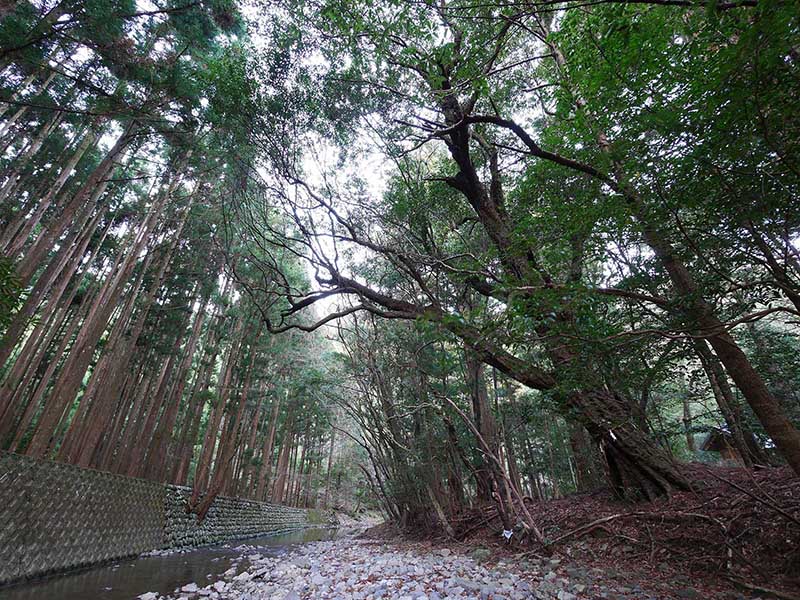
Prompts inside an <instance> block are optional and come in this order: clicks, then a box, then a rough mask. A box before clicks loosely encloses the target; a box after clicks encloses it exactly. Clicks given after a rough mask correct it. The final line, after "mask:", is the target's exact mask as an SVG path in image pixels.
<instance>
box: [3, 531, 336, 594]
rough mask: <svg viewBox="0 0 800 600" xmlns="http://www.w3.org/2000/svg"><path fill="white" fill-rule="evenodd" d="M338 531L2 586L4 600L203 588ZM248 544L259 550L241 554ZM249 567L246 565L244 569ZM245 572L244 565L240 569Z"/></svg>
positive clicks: (244, 542)
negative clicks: (251, 560) (253, 557)
mask: <svg viewBox="0 0 800 600" xmlns="http://www.w3.org/2000/svg"><path fill="white" fill-rule="evenodd" d="M336 536H337V530H334V529H303V530H300V531H293V532H290V533H282V534H278V535H271V536H264V537H257V538H249V539H246V540H238V541H233V542H227V543H225V544H222V545H218V546H210V547H207V548H198V549H196V550H191V551H188V552H186V553H184V554H180V553H175V554H170V555H168V556H145V557H142V558H134V559H127V560H121V561H117V562H114V563H112V564H109V565H105V566H99V567H94V568H90V569H86V570H83V571H77V572H73V573H67V574H64V575H55V576H53V577H49V578H47V579H40V580H35V581H31V582H27V583H22V584H17V585H14V586H11V587H0V599H2V600H132V599H134V598H136V597H137V596H139V595H140V594H144V593H145V592H158V593H160V594H169V593H172V592H173V591H174V590H175V588H177V587H180V586H182V585H186V584H187V583H190V582H192V581H194V582H196V583H197V585H198V586H199V587H203V586H206V585H208V584H209V583H211V582H212V581H214V580H216V579H218V578H219V575H221V574H222V573H223V572H225V571H227V570H228V569H229V568H230V567H231V564H232V561H233V560H234V559H235V558H238V557H239V556H240V555H242V554H245V555H247V554H254V553H256V552H258V553H260V554H263V555H277V554H282V553H285V552H286V551H287V550H288V549H290V548H291V547H292V546H295V545H297V544H302V543H305V542H314V541H319V540H329V539H333V538H334V537H336ZM243 545H247V546H255V547H256V549H255V550H247V551H243V550H241V549H240V550H237V548H240V547H241V546H243ZM246 566H247V561H246V560H245V561H243V565H242V567H246ZM240 568H241V567H240Z"/></svg>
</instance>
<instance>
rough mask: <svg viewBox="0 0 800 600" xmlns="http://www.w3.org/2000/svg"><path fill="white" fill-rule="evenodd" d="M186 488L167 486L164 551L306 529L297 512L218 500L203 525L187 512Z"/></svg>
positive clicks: (303, 516)
mask: <svg viewBox="0 0 800 600" xmlns="http://www.w3.org/2000/svg"><path fill="white" fill-rule="evenodd" d="M190 495H191V490H190V489H189V488H184V487H178V486H168V490H167V495H166V506H165V507H164V513H165V515H166V520H165V523H164V536H165V539H164V548H165V549H170V550H174V549H179V548H189V547H192V548H196V547H198V546H205V545H209V544H216V543H219V542H223V541H227V540H232V539H237V538H246V537H252V536H256V535H265V534H274V533H280V532H283V531H289V530H292V529H298V528H301V527H305V526H306V525H307V524H308V518H307V512H306V511H305V510H302V509H298V508H290V507H288V506H280V505H278V504H269V503H266V502H255V501H253V500H245V499H242V498H228V497H225V496H218V497H217V498H216V499H215V500H214V503H213V504H212V505H211V508H210V509H209V511H208V514H207V515H206V518H205V519H204V520H203V522H202V523H200V524H198V523H197V517H196V515H194V514H191V513H187V512H186V506H187V501H188V499H189V496H190Z"/></svg>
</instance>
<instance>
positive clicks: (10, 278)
mask: <svg viewBox="0 0 800 600" xmlns="http://www.w3.org/2000/svg"><path fill="white" fill-rule="evenodd" d="M22 291H23V290H22V286H21V284H20V281H19V278H18V277H17V275H16V272H15V269H14V261H12V260H11V259H9V258H6V257H5V256H0V331H2V330H4V329H5V328H6V327H7V326H8V324H9V323H10V322H11V319H12V318H13V316H14V312H15V311H16V309H17V308H18V307H19V305H20V302H21V300H22Z"/></svg>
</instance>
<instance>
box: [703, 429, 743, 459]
mask: <svg viewBox="0 0 800 600" xmlns="http://www.w3.org/2000/svg"><path fill="white" fill-rule="evenodd" d="M700 450H702V451H703V452H719V455H720V458H722V459H723V460H732V461H734V462H736V463H737V464H744V460H743V459H742V455H741V454H740V453H739V451H738V450H737V449H736V446H735V440H734V439H733V434H732V433H730V432H729V431H725V430H724V429H720V428H718V427H715V428H713V429H712V430H711V431H709V432H708V433H707V434H706V437H705V439H704V440H703V442H702V443H701V444H700Z"/></svg>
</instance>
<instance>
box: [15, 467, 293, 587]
mask: <svg viewBox="0 0 800 600" xmlns="http://www.w3.org/2000/svg"><path fill="white" fill-rule="evenodd" d="M189 494H190V490H189V489H187V488H182V487H177V486H166V485H162V484H159V483H155V482H152V481H145V480H143V479H134V478H132V477H123V476H121V475H114V474H112V473H105V472H101V471H94V470H92V469H82V468H80V467H76V466H73V465H67V464H63V463H57V462H52V461H45V460H37V459H33V458H30V457H27V456H21V455H19V454H11V453H8V452H0V585H2V584H4V583H9V582H12V581H16V580H19V579H24V578H30V577H36V576H40V575H46V574H48V573H53V572H57V571H64V570H68V569H73V568H77V567H83V566H88V565H93V564H97V563H101V562H105V561H109V560H114V559H119V558H124V557H127V556H135V555H137V554H141V553H142V552H147V551H149V550H159V549H172V548H187V547H194V546H202V545H207V544H213V543H217V542H222V541H225V540H231V539H236V538H241V537H248V536H254V535H259V534H268V533H277V532H280V531H287V530H290V529H297V528H300V527H303V526H305V525H306V524H307V513H306V511H304V510H302V509H297V508H289V507H285V506H279V505H274V504H267V503H265V502H254V501H252V500H243V499H241V498H227V497H224V496H220V497H218V498H217V499H216V500H215V501H214V504H212V505H211V508H210V510H209V512H208V515H207V517H206V519H205V521H204V522H203V523H202V525H199V526H198V525H197V522H196V517H195V515H192V514H187V513H186V508H185V507H186V503H185V501H186V499H187V498H188V496H189Z"/></svg>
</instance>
